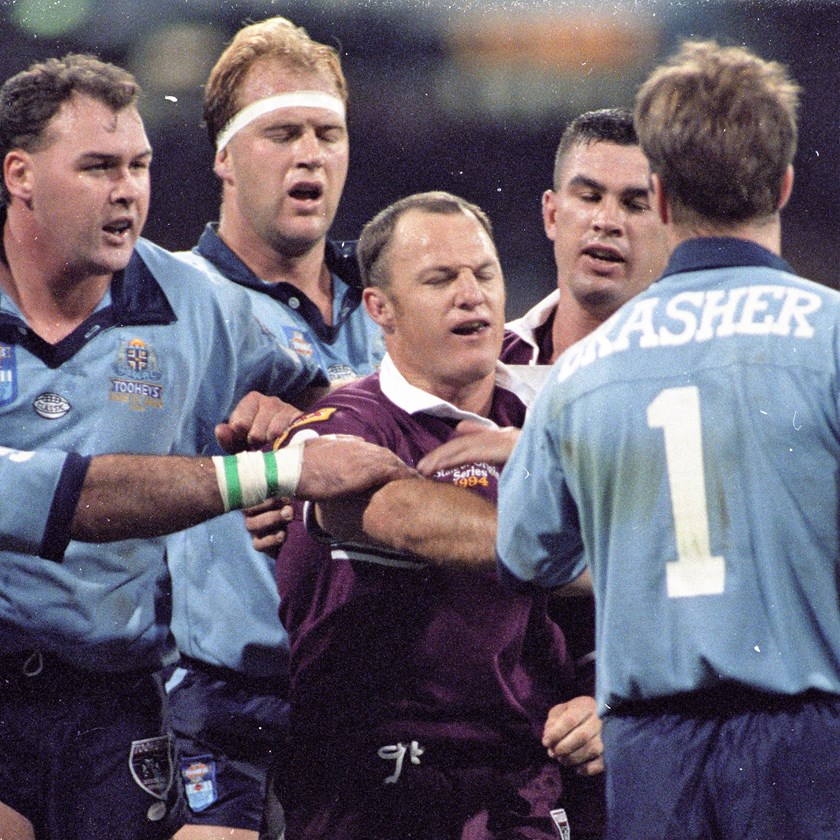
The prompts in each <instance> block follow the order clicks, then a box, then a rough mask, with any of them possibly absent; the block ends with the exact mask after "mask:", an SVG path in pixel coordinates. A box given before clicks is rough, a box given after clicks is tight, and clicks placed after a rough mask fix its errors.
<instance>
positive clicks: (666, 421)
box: [498, 239, 840, 712]
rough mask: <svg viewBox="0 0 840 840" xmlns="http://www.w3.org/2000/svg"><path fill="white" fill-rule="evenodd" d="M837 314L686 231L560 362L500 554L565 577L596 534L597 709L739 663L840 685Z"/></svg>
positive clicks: (511, 487)
mask: <svg viewBox="0 0 840 840" xmlns="http://www.w3.org/2000/svg"><path fill="white" fill-rule="evenodd" d="M838 316H840V296H838V294H837V293H835V292H833V291H831V290H827V289H825V288H823V287H820V286H817V285H816V284H813V283H810V282H809V281H806V280H802V279H800V278H798V277H796V276H794V275H793V274H792V272H791V271H790V269H789V268H788V267H787V265H786V264H785V263H784V262H783V261H782V260H780V259H779V258H777V257H775V256H774V255H772V254H771V253H770V252H768V251H765V250H764V249H762V248H760V247H758V246H755V245H753V244H751V243H747V242H745V241H743V240H730V239H705V240H691V241H688V242H686V243H684V244H683V245H681V246H680V247H679V248H678V249H676V251H675V252H674V254H673V256H672V258H671V261H670V263H669V265H668V268H667V270H666V272H665V275H664V276H663V278H662V279H661V280H660V281H658V282H656V283H655V284H654V285H653V286H651V287H650V288H649V289H648V290H647V291H645V292H643V293H642V294H641V295H639V296H638V297H637V298H634V299H633V300H632V301H630V302H629V303H628V304H626V305H625V306H624V307H623V308H622V309H620V310H619V311H618V312H617V313H616V314H615V315H614V316H613V317H612V318H611V319H610V320H608V321H607V322H606V323H605V324H604V325H603V326H602V327H600V328H599V329H598V330H596V331H595V332H594V333H592V334H591V335H590V336H589V337H588V338H586V339H584V340H583V341H581V342H579V343H578V344H577V345H575V346H573V347H572V348H570V350H569V351H568V352H567V353H565V354H564V355H563V356H562V357H561V358H560V359H559V360H558V362H557V364H556V365H555V366H554V369H553V371H552V374H553V375H552V379H551V380H550V381H549V383H548V385H547V386H546V387H545V388H544V389H543V391H542V393H541V395H540V397H539V398H538V400H537V406H536V408H535V410H534V413H533V415H532V417H531V418H529V422H528V423H527V424H526V428H525V430H524V432H523V434H522V437H521V439H520V442H519V444H518V446H517V449H516V452H515V453H514V457H513V459H512V460H511V462H510V464H509V467H508V469H506V470H505V472H504V475H503V479H502V499H501V505H500V523H499V536H498V553H499V559H500V563H501V567H502V569H503V570H506V571H507V572H508V574H509V575H510V576H512V577H513V578H514V579H520V580H523V581H533V582H536V583H539V584H541V585H545V586H553V585H557V584H561V583H563V582H566V581H568V580H569V579H571V578H573V577H574V576H576V575H577V574H578V573H579V572H580V571H581V570H582V568H583V562H584V548H585V553H586V558H587V559H588V561H589V564H590V568H591V571H592V576H593V580H594V585H595V592H596V599H597V603H598V608H597V626H598V678H597V679H598V697H599V703H600V708H601V711H602V712H605V711H607V710H615V709H619V708H620V707H621V705H622V704H623V703H626V702H636V701H640V700H646V699H651V698H658V697H662V696H668V695H672V694H679V693H682V692H687V691H694V690H697V689H703V688H708V687H715V686H718V685H719V684H720V683H721V682H729V681H731V682H733V683H738V684H742V685H745V686H748V687H750V688H753V689H756V690H762V691H768V692H777V693H781V694H791V695H795V694H801V693H803V692H806V691H808V690H809V689H817V690H821V691H827V692H832V693H840V661H839V660H840V610H838V607H837V597H836V592H837V585H838V580H837V578H838V568H837V557H838V552H839V551H840V520H838V517H837V504H838V499H837V491H836V472H837V462H838V457H840V418H838V381H840V380H838V367H839V366H840V364H839V363H838V357H839V355H838V354H840V347H838V343H840V334H839V333H838ZM526 476H527V478H526ZM832 488H835V489H834V491H833V492H831V489H832ZM628 639H633V640H634V643H633V645H631V646H629V647H628V645H627V640H628Z"/></svg>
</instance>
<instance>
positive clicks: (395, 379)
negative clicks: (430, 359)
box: [379, 353, 536, 429]
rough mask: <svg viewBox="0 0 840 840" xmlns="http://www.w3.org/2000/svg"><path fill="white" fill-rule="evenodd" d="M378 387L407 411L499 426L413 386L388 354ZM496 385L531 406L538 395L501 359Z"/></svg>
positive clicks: (444, 418)
mask: <svg viewBox="0 0 840 840" xmlns="http://www.w3.org/2000/svg"><path fill="white" fill-rule="evenodd" d="M379 387H380V389H381V390H382V393H383V394H384V395H385V396H386V397H387V398H388V399H389V400H390V401H391V402H392V403H394V405H396V406H397V407H399V408H401V409H402V410H403V411H405V412H407V413H408V414H412V415H414V414H431V415H432V416H433V417H440V418H441V419H442V420H453V421H455V422H456V423H457V422H460V421H461V420H475V421H476V422H478V423H481V424H483V425H485V426H487V427H488V428H489V429H498V428H499V427H498V425H497V424H496V423H494V422H493V421H492V420H491V419H490V418H489V417H482V416H481V415H479V414H474V413H473V412H472V411H463V410H462V409H460V408H457V407H456V406H454V405H452V403H449V402H447V401H446V400H442V399H441V398H440V397H436V396H434V394H430V393H428V392H427V391H423V390H421V389H420V388H417V387H416V386H414V385H412V384H411V383H410V382H408V380H407V379H406V378H405V377H404V376H403V375H402V374H401V373H400V372H399V370H397V366H396V365H395V364H394V362H393V360H392V359H391V357H390V356H389V355H388V354H387V353H386V354H385V356H384V357H383V359H382V366H381V367H380V369H379ZM496 387H497V388H503V389H504V390H506V391H510V392H511V393H513V394H514V396H516V397H517V398H518V399H519V401H520V402H521V403H522V404H523V405H525V406H528V405H530V404H531V403H532V402H533V399H534V396H535V395H536V391H535V390H534V389H533V388H532V387H531V386H530V385H528V384H527V383H526V382H523V381H522V380H521V379H519V378H518V377H516V376H515V375H514V374H513V373H512V372H511V371H510V370H509V369H508V367H507V365H504V364H502V363H501V362H496Z"/></svg>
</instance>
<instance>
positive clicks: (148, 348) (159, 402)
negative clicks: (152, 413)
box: [108, 338, 163, 411]
mask: <svg viewBox="0 0 840 840" xmlns="http://www.w3.org/2000/svg"><path fill="white" fill-rule="evenodd" d="M111 369H112V370H113V371H114V373H115V374H116V376H113V377H112V378H111V389H110V393H109V394H108V397H109V399H112V400H114V401H116V402H122V403H126V404H127V405H128V406H129V408H133V409H136V410H138V411H145V410H146V409H147V408H163V385H162V384H161V380H162V379H163V373H162V372H161V370H160V365H159V364H158V356H157V353H156V352H155V348H154V347H153V346H152V345H151V344H149V343H147V342H145V341H143V340H142V339H140V338H132V339H128V340H126V339H123V340H121V341H120V347H119V350H118V351H117V360H116V361H115V362H114V363H113V364H112V365H111Z"/></svg>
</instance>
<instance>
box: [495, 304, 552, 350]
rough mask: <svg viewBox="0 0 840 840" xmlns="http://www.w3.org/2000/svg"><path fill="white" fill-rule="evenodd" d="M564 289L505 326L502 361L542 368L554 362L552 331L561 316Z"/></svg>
mask: <svg viewBox="0 0 840 840" xmlns="http://www.w3.org/2000/svg"><path fill="white" fill-rule="evenodd" d="M559 301H560V290H559V289H555V290H554V291H553V292H552V293H551V294H550V295H548V296H547V297H545V298H543V299H542V300H541V301H540V302H539V303H538V304H536V306H534V307H533V308H532V309H529V310H528V312H526V313H525V314H524V315H523V316H522V317H521V318H516V319H515V320H513V321H508V323H507V324H505V337H504V340H503V342H502V352H501V354H500V356H499V358H500V359H501V360H502V361H503V362H504V363H505V364H506V365H542V364H548V360H549V359H551V356H552V350H553V345H552V341H551V328H552V326H553V324H554V317H555V315H556V314H557V304H558V303H559Z"/></svg>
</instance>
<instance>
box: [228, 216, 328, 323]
mask: <svg viewBox="0 0 840 840" xmlns="http://www.w3.org/2000/svg"><path fill="white" fill-rule="evenodd" d="M219 237H220V238H221V239H222V241H223V242H224V243H225V245H227V246H228V248H230V249H231V250H232V251H233V252H234V253H235V254H236V256H238V257H239V259H240V260H242V262H244V263H245V265H247V266H248V268H249V269H251V271H252V272H253V273H254V274H255V275H256V276H257V277H259V278H260V280H264V281H266V282H267V283H288V284H290V285H292V286H295V287H296V288H298V289H300V291H301V292H303V294H305V295H306V296H307V297H308V298H309V299H310V300H311V301H312V302H313V303H314V304H315V305H316V306H317V307H318V309H319V310H320V312H321V317H322V318H323V319H324V321H325V323H327V324H330V323H332V309H333V289H332V275H331V274H330V271H329V269H328V268H327V267H326V265H325V263H324V252H325V249H326V241H325V240H324V239H321V240H320V241H318V242H316V243H314V244H313V245H312V246H311V247H310V248H308V249H307V250H306V251H304V252H303V253H300V254H289V253H287V252H284V251H282V250H280V249H278V248H276V247H274V246H272V245H271V243H268V242H266V241H265V240H264V239H262V238H260V237H259V236H257V235H256V234H255V233H254V232H253V231H252V230H251V229H250V228H241V227H239V226H233V225H227V226H226V225H225V223H224V217H223V219H222V222H221V223H220V225H219Z"/></svg>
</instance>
